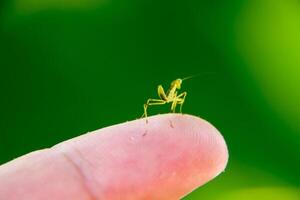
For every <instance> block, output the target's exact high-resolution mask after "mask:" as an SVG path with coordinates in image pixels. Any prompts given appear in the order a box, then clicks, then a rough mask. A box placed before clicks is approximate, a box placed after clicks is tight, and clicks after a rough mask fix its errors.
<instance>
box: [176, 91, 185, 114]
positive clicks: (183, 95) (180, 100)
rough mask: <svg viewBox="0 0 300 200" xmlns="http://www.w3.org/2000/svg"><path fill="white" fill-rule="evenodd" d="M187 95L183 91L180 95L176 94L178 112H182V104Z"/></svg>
mask: <svg viewBox="0 0 300 200" xmlns="http://www.w3.org/2000/svg"><path fill="white" fill-rule="evenodd" d="M186 95H187V92H183V93H181V94H180V95H178V96H177V99H178V104H180V108H179V109H180V113H182V105H183V103H184V101H185V97H186Z"/></svg>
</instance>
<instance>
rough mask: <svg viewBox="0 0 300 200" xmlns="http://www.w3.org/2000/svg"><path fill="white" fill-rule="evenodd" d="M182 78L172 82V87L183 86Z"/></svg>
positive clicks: (178, 87)
mask: <svg viewBox="0 0 300 200" xmlns="http://www.w3.org/2000/svg"><path fill="white" fill-rule="evenodd" d="M181 83H182V79H180V78H178V79H176V80H174V81H172V83H171V88H173V87H176V89H180V88H181Z"/></svg>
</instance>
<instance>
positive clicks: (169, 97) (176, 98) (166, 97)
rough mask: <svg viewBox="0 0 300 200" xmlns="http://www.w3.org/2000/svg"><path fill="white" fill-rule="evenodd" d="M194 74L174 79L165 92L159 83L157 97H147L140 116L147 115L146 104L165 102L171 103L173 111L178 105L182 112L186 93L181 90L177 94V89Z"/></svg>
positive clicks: (162, 103)
mask: <svg viewBox="0 0 300 200" xmlns="http://www.w3.org/2000/svg"><path fill="white" fill-rule="evenodd" d="M192 77H194V76H190V77H186V78H183V79H180V78H178V79H176V80H174V81H172V82H171V85H170V88H169V90H168V91H167V92H166V93H165V91H164V88H163V86H162V85H159V86H158V88H157V93H158V97H159V98H158V99H148V100H147V102H146V103H145V104H144V114H143V115H142V117H146V118H147V116H148V113H147V109H148V106H153V105H164V104H167V103H171V112H173V113H175V111H176V106H177V105H180V113H182V105H183V103H184V101H185V97H186V95H187V92H182V93H180V94H177V92H178V91H177V90H179V89H180V88H181V84H182V82H183V81H184V80H186V79H190V78H192Z"/></svg>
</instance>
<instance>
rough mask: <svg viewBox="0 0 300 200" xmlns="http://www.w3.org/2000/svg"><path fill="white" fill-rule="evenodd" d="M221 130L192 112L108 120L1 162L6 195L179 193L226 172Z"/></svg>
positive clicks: (84, 198)
mask: <svg viewBox="0 0 300 200" xmlns="http://www.w3.org/2000/svg"><path fill="white" fill-rule="evenodd" d="M227 160H228V151H227V147H226V144H225V141H224V139H223V137H222V136H221V134H220V133H219V132H218V131H217V130H216V129H215V128H214V127H213V126H212V125H211V124H209V123H208V122H206V121H204V120H202V119H200V118H197V117H194V116H190V115H181V114H165V115H157V116H153V117H149V118H148V123H146V120H145V119H139V120H135V121H131V122H126V123H123V124H118V125H114V126H110V127H106V128H103V129H100V130H97V131H94V132H92V133H88V134H85V135H82V136H80V137H77V138H74V139H71V140H68V141H65V142H63V143H60V144H58V145H56V146H54V147H52V148H50V149H45V150H40V151H36V152H33V153H30V154H27V155H25V156H22V157H20V158H17V159H15V160H13V161H11V162H9V163H6V164H4V165H2V166H0V199H9V200H25V199H26V200H27V199H28V200H29V199H30V200H37V199H39V200H40V199H43V200H48V199H49V200H66V199H72V200H95V199H109V200H115V199H122V200H129V199H145V200H146V199H149V200H153V199H155V200H159V199H163V200H165V199H171V200H172V199H180V198H181V197H183V196H185V195H186V194H188V193H189V192H191V191H192V190H194V189H195V188H197V187H199V186H201V185H203V184H204V183H206V182H208V181H209V180H211V179H213V178H214V177H216V176H217V175H218V174H220V173H221V172H222V171H223V170H224V168H225V166H226V164H227Z"/></svg>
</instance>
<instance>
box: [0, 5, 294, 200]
mask: <svg viewBox="0 0 300 200" xmlns="http://www.w3.org/2000/svg"><path fill="white" fill-rule="evenodd" d="M199 73H200V76H199V77H197V78H194V79H191V80H189V81H186V82H184V83H183V90H185V91H187V92H188V96H187V100H186V103H185V105H184V107H183V110H184V112H186V113H190V114H194V115H198V116H201V117H202V118H204V119H206V120H208V121H210V122H211V123H212V124H214V125H215V126H216V127H217V128H218V129H219V130H220V131H221V132H222V134H223V135H224V137H225V139H226V141H227V143H228V147H229V152H230V160H229V164H228V167H227V169H226V171H225V173H223V174H221V176H219V177H218V178H216V179H215V180H214V181H212V182H210V183H208V184H207V185H205V186H204V187H202V188H200V189H197V190H196V191H194V192H193V193H192V194H190V195H189V196H187V197H186V198H184V199H186V200H188V199H207V200H210V199H225V200H227V199H228V200H229V199H230V200H235V199H263V200H265V199H266V200H268V199H272V200H277V199H284V200H296V199H297V200H299V199H300V103H299V102H300V77H299V75H300V2H299V1H298V0H231V1H221V0H187V1H178V0H172V1H161V0H150V1H138V0H123V1H120V0H43V1H40V0H2V1H0V76H1V77H0V92H1V98H0V113H1V115H0V152H1V153H0V163H4V162H7V161H9V160H11V159H13V158H16V157H18V156H20V155H22V154H25V153H28V152H30V151H33V150H37V149H40V148H45V147H50V146H52V145H54V144H56V143H58V142H61V141H63V140H66V139H69V138H72V137H75V136H78V135H81V134H83V133H86V132H88V131H92V130H95V129H98V128H101V127H104V126H108V125H111V124H114V123H120V122H124V121H127V120H133V119H136V118H138V117H140V116H141V114H142V112H143V110H142V104H143V103H144V101H145V100H146V99H147V98H148V97H155V96H156V87H157V85H158V84H163V85H164V86H165V87H167V86H168V85H169V83H170V81H172V80H173V79H175V78H178V77H185V76H189V75H193V74H199ZM158 112H168V108H167V107H164V108H154V109H151V110H150V114H155V113H158Z"/></svg>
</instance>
